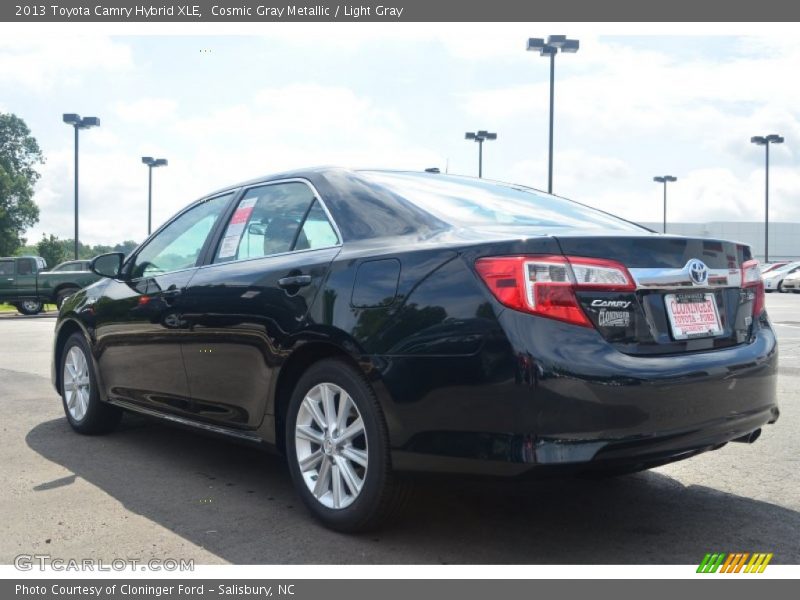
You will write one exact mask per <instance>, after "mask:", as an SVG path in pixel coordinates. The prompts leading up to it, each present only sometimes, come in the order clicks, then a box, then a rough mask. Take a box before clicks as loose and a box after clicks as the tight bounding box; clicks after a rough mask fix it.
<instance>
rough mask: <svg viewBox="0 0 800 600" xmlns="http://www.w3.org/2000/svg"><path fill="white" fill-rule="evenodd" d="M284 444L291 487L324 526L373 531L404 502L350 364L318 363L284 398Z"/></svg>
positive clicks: (381, 432) (375, 416) (385, 439)
mask: <svg viewBox="0 0 800 600" xmlns="http://www.w3.org/2000/svg"><path fill="white" fill-rule="evenodd" d="M343 411H344V414H343ZM353 432H358V433H355V434H354V433H353ZM285 439H286V454H287V458H288V463H289V472H290V473H291V476H292V481H293V483H294V486H295V489H296V490H297V493H298V494H299V495H300V498H301V499H302V500H303V503H304V504H305V505H306V507H307V508H308V509H309V511H311V513H312V514H313V515H314V516H315V517H316V518H317V519H318V520H320V521H321V522H322V523H323V524H324V525H326V526H327V527H329V528H331V529H334V530H336V531H342V532H349V533H354V532H359V531H367V530H370V529H374V528H376V527H379V526H380V525H382V524H384V523H386V521H387V520H389V519H390V518H392V517H394V516H396V515H397V514H398V513H399V512H400V510H401V508H402V506H403V505H404V504H405V501H406V500H407V498H408V491H409V487H408V485H409V483H408V482H407V481H405V480H400V479H399V478H398V477H397V476H396V475H395V474H394V473H393V472H392V465H391V455H390V452H389V435H388V432H387V428H386V423H385V420H384V416H383V411H382V410H381V407H380V404H379V403H378V400H377V398H376V397H375V393H374V392H373V390H372V388H371V387H370V385H369V384H368V383H367V381H366V380H365V379H364V377H363V376H362V375H361V373H359V372H358V371H357V370H356V369H354V368H353V367H352V366H350V365H349V364H348V363H346V362H344V361H342V360H337V359H326V360H322V361H320V362H318V363H316V364H314V365H313V366H312V367H311V368H309V369H308V370H307V371H306V373H305V374H304V375H303V376H302V377H301V378H300V381H298V383H297V385H296V386H295V389H294V392H293V393H292V397H291V399H290V401H289V407H288V414H287V418H286V438H285ZM298 457H299V458H298ZM301 465H302V466H301Z"/></svg>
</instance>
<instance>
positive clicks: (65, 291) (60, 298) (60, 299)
mask: <svg viewBox="0 0 800 600" xmlns="http://www.w3.org/2000/svg"><path fill="white" fill-rule="evenodd" d="M79 289H80V288H76V287H68V288H62V289H60V290H59V292H58V294H56V306H57V307H58V310H61V305H62V304H64V300H66V299H67V298H69V297H70V296H72V294H74V293H75V292H77V291H78V290H79Z"/></svg>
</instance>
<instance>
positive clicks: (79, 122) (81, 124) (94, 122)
mask: <svg viewBox="0 0 800 600" xmlns="http://www.w3.org/2000/svg"><path fill="white" fill-rule="evenodd" d="M62 119H63V120H64V123H66V124H67V125H72V127H73V129H74V130H75V260H78V131H80V130H81V129H89V127H99V126H100V119H98V118H97V117H83V118H81V116H80V115H76V114H75V113H65V114H64V115H63V117H62Z"/></svg>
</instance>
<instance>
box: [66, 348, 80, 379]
mask: <svg viewBox="0 0 800 600" xmlns="http://www.w3.org/2000/svg"><path fill="white" fill-rule="evenodd" d="M64 366H65V367H66V368H67V373H68V375H69V376H70V379H76V378H77V377H78V370H77V369H76V368H75V359H74V357H73V356H72V355H71V354H70V356H69V361H68V362H67V363H66V364H65V365H64Z"/></svg>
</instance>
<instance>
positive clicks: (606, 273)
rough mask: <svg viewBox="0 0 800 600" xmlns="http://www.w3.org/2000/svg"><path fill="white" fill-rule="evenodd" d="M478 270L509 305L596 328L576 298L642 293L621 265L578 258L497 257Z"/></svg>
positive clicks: (477, 264)
mask: <svg viewBox="0 0 800 600" xmlns="http://www.w3.org/2000/svg"><path fill="white" fill-rule="evenodd" d="M475 269H476V270H477V271H478V274H479V275H480V276H481V279H483V282H484V283H485V284H486V286H487V287H488V288H489V290H490V291H491V292H492V294H493V295H494V297H495V298H497V300H498V301H499V302H501V303H502V304H504V305H505V306H508V307H509V308H513V309H515V310H520V311H524V312H528V313H532V314H535V315H540V316H542V317H548V318H551V319H558V320H559V321H566V322H567V323H572V324H574V325H582V326H583V327H592V323H591V321H590V320H589V318H588V317H587V316H586V313H584V312H583V309H582V308H581V307H580V304H579V303H578V299H577V297H576V296H575V292H576V290H593V291H609V292H614V291H619V292H623V291H625V292H627V291H633V290H635V289H636V286H635V285H634V283H633V279H632V278H631V276H630V273H628V270H627V269H626V268H625V267H624V266H623V265H621V264H619V263H617V262H614V261H610V260H603V259H597V258H582V257H574V256H493V257H490V258H480V259H478V260H477V261H476V262H475Z"/></svg>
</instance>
